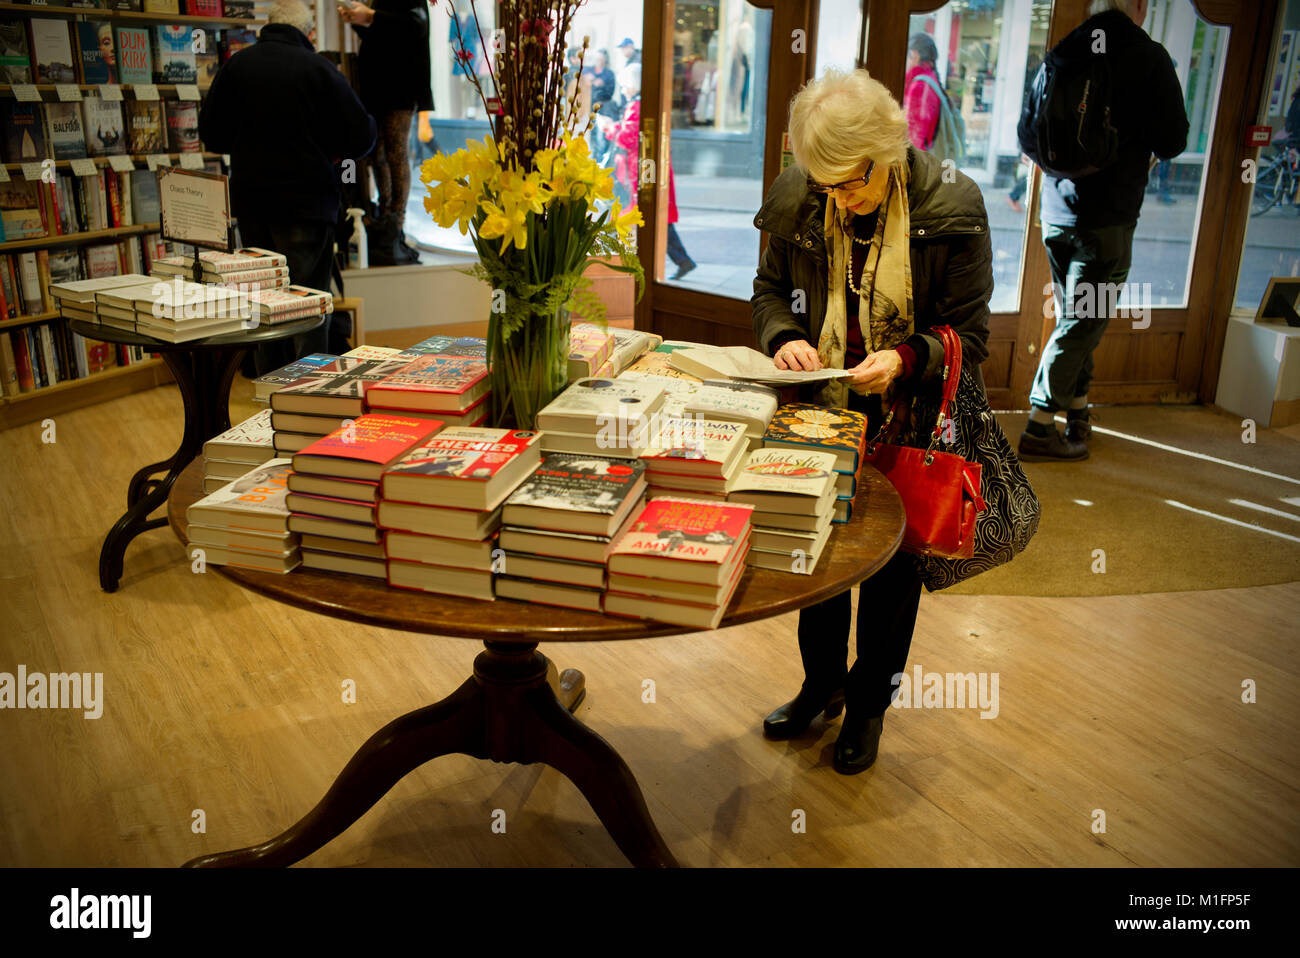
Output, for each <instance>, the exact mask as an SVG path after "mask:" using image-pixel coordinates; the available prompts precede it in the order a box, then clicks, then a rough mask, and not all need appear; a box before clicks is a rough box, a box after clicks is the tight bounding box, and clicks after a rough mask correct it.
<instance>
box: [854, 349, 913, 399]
mask: <svg viewBox="0 0 1300 958" xmlns="http://www.w3.org/2000/svg"><path fill="white" fill-rule="evenodd" d="M902 372H903V357H902V356H900V355H898V350H897V349H882V350H881V351H880V352H878V353H868V354H867V358H866V359H864V360H862V362H860V363H858V365H856V366H854V367H853V368H852V369H851V370H849V373H850V376H849V384H850V386H851V387H852V388H853V389H854V391H855V392H863V393H882V394H883V393H884V391H885V390H886V389H888V388H889V386H890V384H891V383H892V382H893V381H894V380H895V379H897V378H898V377H899V375H900V374H901V373H902Z"/></svg>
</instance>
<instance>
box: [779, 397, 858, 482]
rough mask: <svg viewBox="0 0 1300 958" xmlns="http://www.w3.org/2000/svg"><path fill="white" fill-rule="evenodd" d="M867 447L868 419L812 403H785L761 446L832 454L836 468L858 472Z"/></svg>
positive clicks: (851, 411)
mask: <svg viewBox="0 0 1300 958" xmlns="http://www.w3.org/2000/svg"><path fill="white" fill-rule="evenodd" d="M866 444H867V417H866V416H865V415H864V414H862V413H860V412H854V411H853V410H851V409H837V408H828V407H826V406H815V405H813V404H811V403H787V404H786V405H784V406H782V407H781V408H780V409H778V410H777V411H776V415H775V416H773V417H772V422H771V423H770V424H769V425H768V427H767V431H766V432H765V433H764V434H763V445H764V446H781V447H787V448H791V447H794V448H806V447H813V448H816V449H824V450H826V451H828V452H832V453H834V454H835V459H836V465H835V468H836V469H837V470H839V471H840V472H857V471H858V464H859V463H860V462H861V461H862V459H861V457H862V451H863V449H864V448H865V447H866Z"/></svg>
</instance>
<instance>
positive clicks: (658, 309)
mask: <svg viewBox="0 0 1300 958" xmlns="http://www.w3.org/2000/svg"><path fill="white" fill-rule="evenodd" d="M745 2H746V3H748V4H749V5H750V6H751V7H756V8H758V9H761V10H770V11H771V12H772V33H771V46H770V51H771V56H770V57H769V60H768V63H769V67H768V76H767V127H766V130H765V131H764V142H763V194H764V195H766V194H767V190H768V188H769V187H770V186H771V185H772V181H773V180H774V179H776V176H777V174H778V173H780V166H781V135H782V133H784V131H785V125H786V116H787V113H788V110H789V103H790V97H791V96H793V94H794V92H795V91H796V90H797V89H798V88H799V87H800V86H802V85H803V84H804V82H805V81H807V80H809V79H811V78H812V67H813V61H814V53H815V51H816V49H817V13H818V7H819V2H820V0H745ZM676 8H677V4H676V0H645V3H644V5H643V9H644V13H643V16H642V31H641V37H642V41H641V42H642V56H641V60H642V65H641V70H642V75H641V80H642V83H641V116H642V117H643V121H642V122H643V124H644V118H646V117H653V118H654V136H653V140H654V142H653V143H652V144H649V150H650V154H649V155H650V157H651V158H653V159H654V161H655V168H656V170H666V169H667V164H666V163H665V162H664V160H665V158H666V157H667V156H668V151H669V139H670V133H671V123H672V71H673V63H672V57H673V51H672V45H671V44H665V43H663V36H664V26H665V24H670V23H672V22H674V20H675V18H676ZM795 30H803V31H804V36H805V37H806V42H805V44H804V46H803V51H802V52H799V53H796V52H793V50H792V44H791V42H790V40H789V38H790V37H792V36H793V35H794V33H793V31H795ZM783 38H784V39H783ZM652 44H653V45H652ZM778 51H780V54H781V55H780V56H777V55H776V54H777V52H778ZM665 104H667V106H668V109H667V110H665V109H664V106H665ZM646 135H647V134H646V132H645V128H644V126H643V130H642V136H643V137H645V136H646ZM638 195H639V206H640V209H641V215H642V216H643V217H644V219H645V222H646V225H645V226H644V227H642V228H641V229H640V231H639V236H638V241H637V249H638V257H639V258H640V260H641V266H642V268H643V269H644V270H645V276H646V292H645V295H644V296H643V297H642V298H641V301H640V302H639V303H637V306H636V320H635V325H636V328H637V329H647V330H652V331H656V330H658V328H659V327H660V326H661V325H662V324H661V319H662V318H665V317H670V316H671V317H681V318H685V319H698V320H701V321H704V322H708V323H711V324H714V325H719V326H727V327H734V328H736V329H737V330H741V331H743V334H742V335H746V336H748V340H747V341H748V342H749V343H750V345H755V343H754V337H753V319H752V309H751V307H750V305H749V301H748V300H736V299H731V298H730V297H726V296H719V295H717V294H714V293H701V292H696V291H694V290H690V289H685V288H683V287H680V286H673V285H669V284H667V283H661V282H658V281H657V279H656V275H655V270H656V268H657V266H658V264H659V263H661V262H663V259H664V253H665V250H666V247H667V230H666V229H664V228H660V226H661V221H660V212H659V211H660V210H661V209H662V210H663V211H664V216H665V217H666V216H667V204H668V177H667V176H666V175H660V176H656V177H655V182H654V183H652V184H650V185H649V186H647V187H645V188H644V189H642V190H641V191H640V193H639V194H638ZM663 225H664V226H666V225H667V224H666V223H664V224H663ZM761 235H762V234H760V236H761ZM761 242H763V240H760V243H761ZM759 249H760V251H761V249H762V246H761V245H760V247H759ZM754 268H755V270H757V268H758V263H757V262H755V263H754Z"/></svg>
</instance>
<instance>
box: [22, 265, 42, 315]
mask: <svg viewBox="0 0 1300 958" xmlns="http://www.w3.org/2000/svg"><path fill="white" fill-rule="evenodd" d="M18 262H19V265H20V266H21V267H22V290H23V308H24V310H25V313H24V315H28V316H35V315H36V314H37V313H39V312H41V309H40V302H41V274H40V271H39V270H37V268H36V254H35V253H22V254H20V255H19V258H18Z"/></svg>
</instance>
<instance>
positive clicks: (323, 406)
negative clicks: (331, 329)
mask: <svg viewBox="0 0 1300 958" xmlns="http://www.w3.org/2000/svg"><path fill="white" fill-rule="evenodd" d="M406 362H407V360H404V359H355V358H352V357H349V356H340V357H339V358H338V359H334V360H331V361H330V362H328V363H323V364H321V365H318V366H316V367H315V368H311V369H306V370H304V371H303V373H302V375H301V376H299V377H298V378H297V379H295V380H293V381H292V382H290V383H287V384H285V385H282V386H280V387H279V388H278V389H276V390H275V391H274V392H273V393H271V425H272V426H273V427H274V428H275V437H274V443H275V448H276V451H277V453H278V452H301V451H302V450H303V449H305V448H307V446H309V445H311V444H312V443H313V442H315V441H316V440H317V439H319V438H320V437H322V436H328V435H329V434H330V433H332V432H333V431H334V430H336V429H338V428H339V427H341V426H342V425H343V424H344V423H345V422H346V421H347V420H349V419H356V418H357V417H358V416H360V415H363V414H364V413H365V412H366V389H367V388H368V387H370V386H373V385H374V384H375V383H377V382H379V381H380V380H381V379H384V378H385V377H387V376H389V375H391V374H392V373H395V372H397V371H398V370H399V369H401V368H402V367H403V366H404V365H406Z"/></svg>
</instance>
